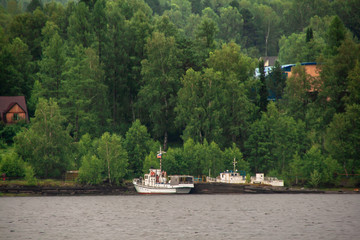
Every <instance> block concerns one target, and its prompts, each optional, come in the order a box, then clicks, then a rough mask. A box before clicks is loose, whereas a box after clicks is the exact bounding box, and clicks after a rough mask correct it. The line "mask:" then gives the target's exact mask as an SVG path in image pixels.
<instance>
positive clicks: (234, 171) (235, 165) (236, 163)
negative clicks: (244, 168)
mask: <svg viewBox="0 0 360 240" xmlns="http://www.w3.org/2000/svg"><path fill="white" fill-rule="evenodd" d="M233 164H234V173H235V169H236V164H237V162H236V159H235V158H234V162H233Z"/></svg>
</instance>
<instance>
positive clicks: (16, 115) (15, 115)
mask: <svg viewBox="0 0 360 240" xmlns="http://www.w3.org/2000/svg"><path fill="white" fill-rule="evenodd" d="M13 119H14V121H17V120H19V119H20V117H19V114H17V113H14V116H13Z"/></svg>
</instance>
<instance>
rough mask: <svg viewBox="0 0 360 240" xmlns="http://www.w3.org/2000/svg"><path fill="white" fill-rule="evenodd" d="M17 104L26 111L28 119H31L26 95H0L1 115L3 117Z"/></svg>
mask: <svg viewBox="0 0 360 240" xmlns="http://www.w3.org/2000/svg"><path fill="white" fill-rule="evenodd" d="M15 104H18V105H19V106H20V107H21V108H22V109H23V110H24V111H25V113H26V118H27V119H26V120H29V115H28V110H27V106H26V101H25V97H24V96H0V116H1V119H3V117H4V114H5V113H7V112H8V111H9V110H10V109H11V108H12V107H13V106H14V105H15Z"/></svg>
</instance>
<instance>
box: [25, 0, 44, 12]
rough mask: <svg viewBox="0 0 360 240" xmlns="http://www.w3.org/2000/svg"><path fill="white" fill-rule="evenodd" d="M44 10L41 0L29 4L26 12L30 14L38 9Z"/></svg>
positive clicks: (34, 0)
mask: <svg viewBox="0 0 360 240" xmlns="http://www.w3.org/2000/svg"><path fill="white" fill-rule="evenodd" d="M38 7H39V8H40V9H42V8H43V5H42V2H41V0H31V2H30V3H29V5H28V6H27V7H26V11H28V12H33V11H34V10H35V9H37V8H38Z"/></svg>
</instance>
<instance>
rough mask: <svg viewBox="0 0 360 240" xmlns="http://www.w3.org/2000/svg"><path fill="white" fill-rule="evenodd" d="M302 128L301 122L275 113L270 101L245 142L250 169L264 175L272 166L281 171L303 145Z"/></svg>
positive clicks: (304, 140) (276, 111) (304, 138)
mask: <svg viewBox="0 0 360 240" xmlns="http://www.w3.org/2000/svg"><path fill="white" fill-rule="evenodd" d="M304 127H305V126H304V124H303V122H301V121H299V122H296V121H295V120H294V119H293V118H292V117H288V116H286V115H285V114H283V113H281V112H279V110H278V109H277V107H276V105H275V104H274V103H273V102H270V103H269V105H268V110H267V112H266V113H263V114H262V116H261V119H260V120H257V121H255V122H254V123H253V124H252V125H251V130H250V136H249V138H248V140H247V142H246V144H245V147H246V149H247V150H248V155H249V157H248V161H249V163H250V166H251V168H252V170H253V171H254V172H264V173H265V174H267V173H268V171H270V170H272V169H278V170H279V172H280V171H281V172H284V171H285V170H286V169H287V168H288V166H289V161H290V159H292V157H293V155H294V154H295V153H296V152H297V151H300V150H304V148H305V146H304V144H305V143H306V136H305V134H304V132H305V129H304Z"/></svg>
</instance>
